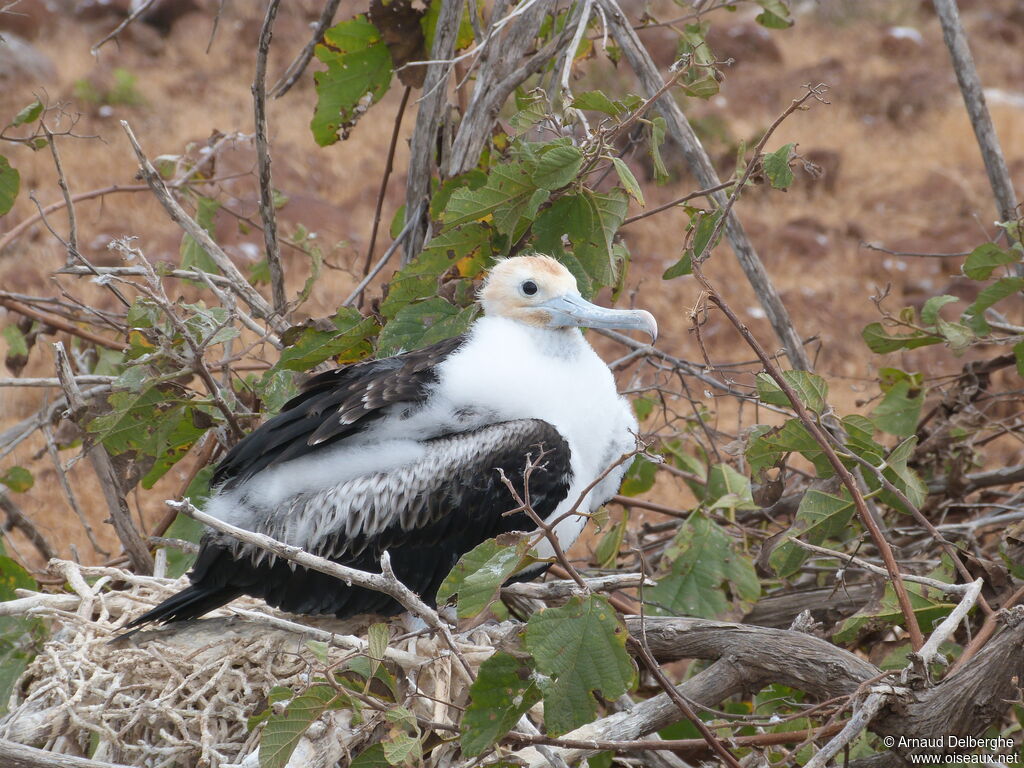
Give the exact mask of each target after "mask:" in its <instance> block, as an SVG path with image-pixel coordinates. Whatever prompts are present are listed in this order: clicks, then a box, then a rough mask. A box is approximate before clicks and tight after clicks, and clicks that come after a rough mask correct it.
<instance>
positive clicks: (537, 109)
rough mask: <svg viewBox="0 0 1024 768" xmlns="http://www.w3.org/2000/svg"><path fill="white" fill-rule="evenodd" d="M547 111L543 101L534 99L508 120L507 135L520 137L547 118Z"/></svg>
mask: <svg viewBox="0 0 1024 768" xmlns="http://www.w3.org/2000/svg"><path fill="white" fill-rule="evenodd" d="M549 111H550V110H549V109H548V107H547V105H546V104H545V103H544V100H543V99H535V100H534V101H531V102H530V103H529V104H527V105H526V106H525V107H523V108H522V109H520V110H519V111H518V112H516V113H515V114H514V115H512V117H510V118H509V119H508V126H509V129H510V130H509V135H510V136H522V135H523V134H524V133H526V132H527V131H529V130H530V129H531V128H533V127H534V126H535V125H537V123H539V122H541V121H542V120H543V119H544V118H546V117H547V116H548V113H549Z"/></svg>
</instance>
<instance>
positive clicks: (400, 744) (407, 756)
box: [261, 731, 423, 768]
mask: <svg viewBox="0 0 1024 768" xmlns="http://www.w3.org/2000/svg"><path fill="white" fill-rule="evenodd" d="M381 746H383V747H384V759H385V760H387V761H388V763H389V764H390V765H409V766H413V765H420V764H421V762H420V761H421V758H422V754H423V749H422V746H421V745H420V740H419V739H418V738H416V737H415V736H410V735H409V734H408V733H404V732H401V731H400V732H398V733H394V734H392V735H391V737H390V738H388V739H386V740H385V741H382V742H381ZM261 768H262V766H261Z"/></svg>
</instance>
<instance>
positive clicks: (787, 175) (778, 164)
mask: <svg viewBox="0 0 1024 768" xmlns="http://www.w3.org/2000/svg"><path fill="white" fill-rule="evenodd" d="M795 146H796V145H795V144H786V145H785V146H783V147H780V148H779V149H777V150H775V151H774V152H771V153H769V154H767V155H765V156H764V175H765V176H767V177H768V181H769V182H771V185H772V186H773V187H775V188H776V189H788V188H789V185H790V184H792V183H793V170H792V169H791V168H790V167H789V160H790V158H791V157H792V156H793V147H795Z"/></svg>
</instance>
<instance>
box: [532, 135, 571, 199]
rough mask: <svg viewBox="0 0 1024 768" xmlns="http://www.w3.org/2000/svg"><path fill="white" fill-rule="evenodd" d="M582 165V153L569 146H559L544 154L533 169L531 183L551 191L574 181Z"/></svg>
mask: <svg viewBox="0 0 1024 768" xmlns="http://www.w3.org/2000/svg"><path fill="white" fill-rule="evenodd" d="M582 165H583V153H582V152H580V151H579V149H577V148H576V147H574V146H572V145H571V144H568V145H566V144H559V145H556V146H553V147H552V148H551V149H549V150H547V151H546V152H544V153H543V154H542V155H541V156H540V158H539V159H538V160H537V166H536V167H535V168H534V169H533V183H534V184H535V185H537V186H538V187H539V188H541V189H547V190H553V189H560V188H561V187H564V186H566V185H567V184H571V183H572V182H573V181H575V180H576V174H577V173H579V171H580V168H581V167H582Z"/></svg>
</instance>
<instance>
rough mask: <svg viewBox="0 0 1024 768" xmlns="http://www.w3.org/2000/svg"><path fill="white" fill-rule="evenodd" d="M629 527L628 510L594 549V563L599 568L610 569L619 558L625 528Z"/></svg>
mask: <svg viewBox="0 0 1024 768" xmlns="http://www.w3.org/2000/svg"><path fill="white" fill-rule="evenodd" d="M628 525H629V510H626V511H624V512H623V513H622V518H621V519H620V520H619V522H617V523H616V524H615V525H614V526H612V529H611V530H610V531H608V532H607V533H606V534H605V535H604V536H602V537H601V541H600V543H599V544H598V545H597V548H596V549H594V561H595V562H596V563H597V565H598V567H599V568H611V567H612V566H614V565H615V561H616V560H617V559H618V557H619V550H620V549H621V548H622V542H623V541H624V540H625V538H626V528H627V527H628Z"/></svg>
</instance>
